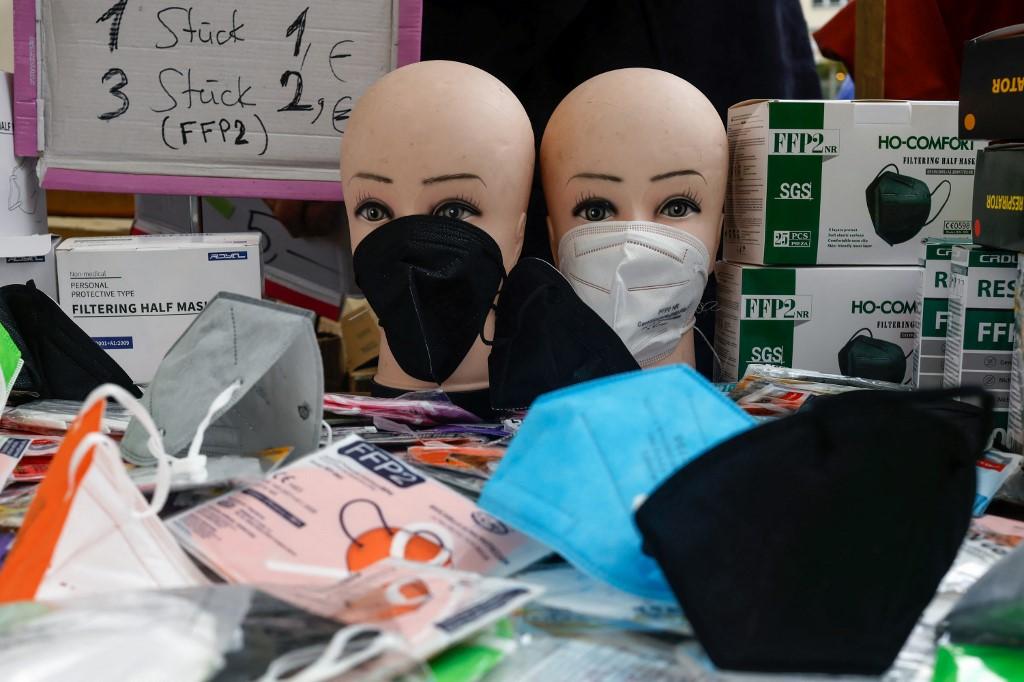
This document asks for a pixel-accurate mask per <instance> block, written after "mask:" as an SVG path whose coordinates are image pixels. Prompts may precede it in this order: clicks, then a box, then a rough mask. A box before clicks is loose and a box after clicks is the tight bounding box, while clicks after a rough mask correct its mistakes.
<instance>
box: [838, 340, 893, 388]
mask: <svg viewBox="0 0 1024 682" xmlns="http://www.w3.org/2000/svg"><path fill="white" fill-rule="evenodd" d="M861 331H867V332H868V334H869V335H868V336H865V335H862V334H861V333H860V332H861ZM839 371H840V372H842V373H843V374H845V375H846V376H848V377H860V378H861V379H876V380H878V381H890V382H892V383H894V384H900V383H903V377H904V376H906V374H907V356H906V355H905V354H904V353H903V349H902V348H900V347H899V346H898V345H896V344H895V343H892V342H891V341H886V340H885V339H876V338H873V337H871V336H870V331H869V330H867V329H862V330H860V331H858V332H857V333H856V334H854V335H853V337H852V338H850V340H849V341H847V342H846V345H845V346H843V347H842V348H841V349H840V350H839Z"/></svg>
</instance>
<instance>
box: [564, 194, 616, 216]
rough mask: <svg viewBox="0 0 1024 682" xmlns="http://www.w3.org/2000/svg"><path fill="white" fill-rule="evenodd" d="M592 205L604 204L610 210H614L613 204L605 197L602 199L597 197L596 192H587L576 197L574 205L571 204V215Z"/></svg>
mask: <svg viewBox="0 0 1024 682" xmlns="http://www.w3.org/2000/svg"><path fill="white" fill-rule="evenodd" d="M593 205H599V206H606V207H608V208H609V209H610V210H611V211H613V212H614V211H615V204H613V203H612V202H610V201H608V200H607V199H602V198H600V197H598V196H597V195H596V194H593V193H590V192H587V193H584V194H581V195H579V196H578V197H576V205H575V206H573V209H572V213H573V215H575V214H577V213H579V212H580V211H581V210H583V209H584V208H586V207H588V206H593Z"/></svg>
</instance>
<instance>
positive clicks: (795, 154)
mask: <svg viewBox="0 0 1024 682" xmlns="http://www.w3.org/2000/svg"><path fill="white" fill-rule="evenodd" d="M824 119H825V105H824V104H823V103H820V102H819V103H807V102H773V103H772V104H771V106H770V108H769V110H768V125H769V129H770V130H771V132H770V138H769V140H768V144H769V149H768V151H769V156H768V166H767V178H768V180H767V183H768V186H767V187H766V189H765V195H766V202H765V203H766V205H765V247H764V248H765V262H766V263H779V264H784V265H813V264H814V263H816V262H817V260H818V219H819V216H820V214H821V164H822V160H823V159H824V157H825V156H829V155H834V154H836V153H838V136H835V135H830V133H834V132H835V131H825V130H822V128H823V126H824Z"/></svg>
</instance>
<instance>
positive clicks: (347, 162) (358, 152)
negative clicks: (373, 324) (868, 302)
mask: <svg viewBox="0 0 1024 682" xmlns="http://www.w3.org/2000/svg"><path fill="white" fill-rule="evenodd" d="M533 163H534V138H533V129H532V127H531V125H530V121H529V118H528V117H527V115H526V111H525V110H524V109H523V106H522V104H521V103H520V102H519V100H518V99H516V97H515V95H514V94H513V93H512V91H511V90H509V89H508V88H506V87H505V86H504V85H502V83H501V82H500V81H498V80H497V79H496V78H494V77H493V76H491V75H490V74H488V73H486V72H484V71H481V70H480V69H477V68H475V67H472V66H469V65H467V64H460V63H458V62H447V61H428V62H420V63H416V64H410V65H409V66H404V67H402V68H400V69H398V70H396V71H393V72H391V73H389V74H387V75H386V76H384V77H383V78H381V79H380V80H378V81H377V82H376V83H375V84H374V85H373V86H371V87H370V88H369V89H368V90H367V91H366V92H365V93H364V94H363V96H362V97H360V99H359V101H358V102H357V103H356V106H355V109H354V110H353V112H352V116H351V118H350V119H349V122H348V127H347V129H346V132H345V135H344V137H343V138H342V146H341V177H342V185H343V187H344V192H345V206H346V211H347V213H348V222H349V229H350V231H351V237H352V247H353V249H358V248H359V244H360V243H361V242H362V241H363V239H365V238H366V236H367V235H368V234H370V233H371V232H372V231H373V230H375V229H376V228H378V227H380V226H381V225H384V224H386V223H387V222H389V221H391V220H393V219H395V218H400V217H403V216H409V215H443V216H447V217H450V218H456V219H459V220H463V221H465V222H467V223H471V224H472V225H475V226H476V227H479V228H480V229H482V230H483V231H485V232H487V233H488V234H489V235H490V236H491V237H492V238H493V239H494V241H495V242H496V243H497V244H498V247H499V248H500V249H501V254H502V260H503V261H504V266H505V270H506V271H508V270H510V269H511V268H512V266H513V265H515V263H516V261H517V260H518V258H519V254H520V252H521V250H522V246H523V231H524V229H525V224H526V208H527V205H528V203H529V197H530V186H531V182H532V178H533ZM377 313H378V315H380V316H381V317H384V316H385V315H386V314H387V312H386V311H377ZM492 329H493V315H492V316H491V317H489V318H488V322H487V325H486V326H485V330H484V333H485V334H487V335H488V336H487V338H490V336H489V335H490V334H491V333H492ZM487 357H488V348H487V346H486V345H484V344H483V343H482V342H481V341H480V340H479V339H478V340H477V343H476V344H475V345H474V346H473V348H472V349H471V350H470V352H469V354H468V355H467V356H466V358H465V360H464V361H463V363H462V365H460V366H459V367H458V369H456V370H455V372H454V373H453V374H452V375H451V377H450V378H449V379H448V380H447V381H446V382H445V383H444V384H443V387H444V388H445V389H446V390H449V391H463V390H475V389H481V388H485V387H486V386H487ZM377 382H378V383H380V384H382V385H384V386H387V387H392V388H402V389H421V388H432V387H434V386H432V385H430V384H425V383H424V382H422V381H419V380H416V379H414V378H412V377H410V376H408V375H407V374H406V373H405V372H403V371H402V370H401V368H400V367H399V366H398V364H397V363H396V361H395V359H394V356H393V355H392V353H391V351H390V349H389V348H388V343H387V339H386V337H385V336H384V335H383V333H382V338H381V358H380V363H379V366H378V374H377Z"/></svg>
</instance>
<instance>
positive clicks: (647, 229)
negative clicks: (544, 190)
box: [558, 221, 710, 367]
mask: <svg viewBox="0 0 1024 682" xmlns="http://www.w3.org/2000/svg"><path fill="white" fill-rule="evenodd" d="M558 252H559V270H561V271H562V274H564V275H565V276H566V278H567V279H568V280H569V282H570V283H571V284H572V287H573V289H574V290H575V291H576V294H577V295H578V296H579V297H580V298H581V299H583V301H584V302H586V303H587V305H589V306H590V307H591V308H593V309H594V311H596V312H597V314H598V315H600V316H601V318H602V319H603V320H604V321H605V322H607V323H608V325H609V326H610V327H611V328H612V329H614V330H615V332H616V333H617V334H618V335H619V337H620V338H621V339H622V341H623V342H624V343H625V344H626V347H627V348H629V351H630V352H631V353H632V354H633V357H634V358H636V360H637V362H639V363H640V365H641V366H642V367H647V366H651V365H653V364H655V363H657V362H659V361H661V360H663V359H665V358H666V357H668V356H669V355H671V354H672V352H673V351H675V349H676V348H677V347H678V346H679V342H680V340H681V339H682V337H683V335H684V334H685V333H686V332H688V331H689V330H690V329H692V328H693V323H694V314H695V312H696V309H697V304H698V303H700V299H701V296H702V295H703V293H704V287H705V285H706V284H707V280H708V268H709V264H710V258H709V256H708V252H707V248H706V247H705V246H704V244H703V243H702V242H701V241H700V240H699V239H698V238H697V237H695V236H694V235H692V234H690V233H688V232H685V231H683V230H681V229H679V228H675V227H669V226H668V225H661V224H659V223H651V222H643V221H606V222H600V223H587V224H585V225H580V226H578V227H575V228H573V229H572V230H570V231H569V232H568V233H567V234H566V235H565V236H564V237H563V238H562V241H561V243H560V244H559V249H558Z"/></svg>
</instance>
